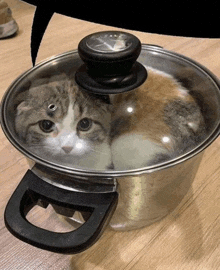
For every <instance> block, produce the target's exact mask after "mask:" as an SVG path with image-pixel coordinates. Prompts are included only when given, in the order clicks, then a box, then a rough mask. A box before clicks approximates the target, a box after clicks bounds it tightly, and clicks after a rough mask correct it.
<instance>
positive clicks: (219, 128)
mask: <svg viewBox="0 0 220 270" xmlns="http://www.w3.org/2000/svg"><path fill="white" fill-rule="evenodd" d="M142 49H147V50H151V51H154V53H163V54H165V55H167V56H171V57H176V58H179V59H180V60H182V61H185V62H188V63H190V64H191V65H193V66H195V67H196V68H197V69H198V68H199V69H200V70H202V71H203V72H205V73H206V74H207V75H208V76H209V78H210V79H211V80H212V81H213V82H214V83H215V84H216V86H217V88H218V89H219V91H220V81H219V80H218V78H217V77H216V76H215V75H214V74H212V72H211V71H210V70H208V69H207V68H206V67H204V66H203V65H201V64H200V63H198V62H197V61H195V60H192V59H190V58H188V57H186V56H183V55H181V54H178V53H176V52H172V51H168V50H165V49H163V48H162V47H159V46H155V45H150V44H142ZM74 54H78V50H71V51H67V52H64V53H61V54H58V55H55V56H51V57H49V58H46V59H45V60H43V61H40V62H39V63H38V64H37V65H35V66H34V67H32V68H30V69H28V70H27V71H25V72H23V73H22V74H21V75H20V76H19V77H18V78H16V79H15V80H14V81H13V82H12V83H11V85H10V86H9V87H8V89H7V91H6V92H5V94H4V96H3V98H2V101H1V112H0V121H1V127H2V130H3V132H4V133H5V135H6V137H7V138H8V140H9V141H10V142H11V143H12V145H13V146H14V147H15V148H16V149H17V150H18V151H19V152H21V153H22V154H24V155H25V156H26V157H27V158H29V159H31V160H33V161H34V162H36V163H38V164H40V165H43V166H45V167H48V168H50V169H54V170H56V171H60V172H64V173H68V174H72V175H78V176H86V177H88V176H92V177H94V176H95V177H120V176H135V175H141V174H144V173H152V172H155V171H158V170H162V169H168V168H170V167H172V166H175V165H177V164H180V163H182V162H184V161H186V160H188V159H190V158H193V157H194V156H195V155H197V154H199V153H200V152H202V151H204V150H205V149H206V148H207V147H208V146H209V145H210V144H211V143H212V142H213V141H214V140H215V139H216V138H217V137H218V136H219V134H220V120H219V122H218V124H217V125H216V127H215V129H214V130H213V131H212V132H211V134H209V136H208V137H207V138H206V139H205V140H204V141H203V142H202V143H201V144H199V145H197V146H196V147H195V148H194V149H192V150H191V151H189V152H188V153H186V154H183V155H181V156H178V157H177V158H174V159H173V160H169V161H166V162H164V163H160V164H158V165H152V166H148V167H143V168H139V169H131V170H123V171H111V170H105V171H98V170H88V169H77V168H70V167H67V166H64V165H58V164H56V163H53V162H52V161H50V162H49V161H46V160H44V159H43V158H40V157H38V156H36V155H35V154H33V153H30V151H28V150H27V149H26V148H25V147H24V146H22V144H21V143H20V142H19V141H18V140H17V138H16V137H15V136H14V135H13V134H12V132H11V131H10V128H9V127H8V125H7V119H6V105H5V104H7V101H8V99H9V96H10V93H11V92H12V91H13V90H14V87H15V85H16V84H18V83H19V82H20V81H22V80H23V79H24V78H25V77H26V76H27V75H28V74H30V73H32V72H33V71H34V70H36V69H38V68H40V67H41V66H43V65H45V64H47V63H49V62H51V61H56V60H57V59H59V58H62V57H66V56H69V55H74ZM219 95H220V93H219Z"/></svg>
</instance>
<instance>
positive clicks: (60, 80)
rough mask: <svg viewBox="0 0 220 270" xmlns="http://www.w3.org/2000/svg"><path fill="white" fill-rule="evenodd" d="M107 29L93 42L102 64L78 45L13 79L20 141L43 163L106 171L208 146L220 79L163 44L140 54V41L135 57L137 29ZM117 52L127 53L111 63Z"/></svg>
mask: <svg viewBox="0 0 220 270" xmlns="http://www.w3.org/2000/svg"><path fill="white" fill-rule="evenodd" d="M107 34H108V35H111V48H115V49H114V52H112V50H111V48H110V49H109V50H110V51H108V48H109V46H108V36H106V35H107ZM107 34H106V33H105V34H103V33H101V34H100V35H97V34H96V35H95V38H94V36H92V39H89V41H88V40H86V41H85V43H86V44H87V45H88V47H89V49H93V46H95V49H94V50H93V51H92V53H94V54H95V61H96V63H95V64H94V62H92V61H93V59H92V58H94V56H93V55H92V56H91V54H87V52H86V53H85V52H84V51H83V50H84V48H83V49H82V48H80V47H79V50H78V51H72V52H67V53H64V54H62V55H59V56H56V57H54V58H51V59H49V60H46V61H44V62H42V63H40V64H38V65H37V66H35V67H34V68H32V69H30V70H29V71H27V72H26V73H24V74H23V75H22V76H21V77H19V78H18V79H17V80H16V81H15V82H14V83H13V84H12V85H11V86H10V88H9V89H8V91H7V93H6V95H5V97H4V100H3V103H2V126H3V129H4V131H5V133H6V135H7V136H8V138H9V139H10V140H11V142H12V143H13V144H14V145H15V146H16V147H17V148H18V149H19V150H21V151H22V152H24V153H25V154H26V155H27V156H29V157H30V158H32V159H34V160H35V161H37V162H40V163H43V164H47V165H49V166H53V167H55V168H58V169H59V168H62V169H68V170H73V171H82V172H85V171H87V172H88V171H89V172H98V173H99V172H100V173H116V172H118V173H119V172H122V173H123V172H128V171H141V170H146V169H150V168H151V169H152V168H156V167H160V166H162V165H164V164H165V165H166V164H170V163H172V162H175V161H176V160H178V159H183V158H185V157H188V156H190V155H191V154H192V153H194V152H196V151H200V150H201V149H202V148H204V147H205V146H206V145H208V144H209V143H210V142H211V140H213V139H214V137H216V136H217V133H218V129H219V109H218V108H219V106H220V98H219V83H218V81H217V79H216V78H215V77H214V76H213V75H212V74H211V73H210V72H209V71H207V70H206V69H205V68H203V67H202V66H200V65H199V64H197V63H195V62H193V61H191V60H189V59H188V58H185V57H183V56H181V55H178V54H175V53H172V52H169V51H165V50H163V49H162V48H159V47H154V46H149V45H142V51H141V53H140V50H139V46H140V45H139V43H138V42H137V44H138V45H137V44H135V46H136V47H135V49H133V51H132V54H134V50H136V51H135V56H134V57H133V59H132V60H131V56H130V55H129V53H130V51H129V53H127V51H126V50H130V49H131V48H132V46H133V45H132V41H131V40H130V36H126V38H125V37H124V36H123V35H125V34H124V33H123V34H120V33H118V32H107ZM103 35H104V36H103ZM131 38H133V36H132V37H131ZM132 40H133V39H132ZM114 41H115V44H114ZM103 42H104V45H103ZM135 42H136V41H135ZM123 46H124V47H125V49H124V50H123ZM137 47H138V48H137ZM98 48H100V51H99V50H98ZM115 51H116V52H117V53H120V57H119V58H120V59H119V58H117V59H116V60H117V61H116V60H115V58H114V59H113V58H111V61H110V62H108V63H109V64H107V65H106V64H105V62H106V61H108V60H109V58H108V57H109V55H110V54H111V56H110V57H113V56H112V54H114V53H115ZM125 51H126V52H125ZM126 53H127V54H126ZM139 53H140V55H139ZM102 54H104V56H103V55H102ZM106 54H109V55H107V56H106ZM79 55H80V57H81V58H82V60H83V61H84V62H85V63H86V64H84V63H83V61H82V60H81V58H80V57H79ZM114 57H115V56H114ZM137 58H138V59H137ZM91 59H92V60H91ZM103 59H104V60H103ZM106 59H107V60H106ZM112 59H113V60H112ZM136 59H137V62H136ZM114 61H115V63H116V64H115V63H113V62H114ZM102 62H103V63H104V64H103V63H102ZM131 62H132V63H131ZM112 63H113V64H112ZM122 65H125V67H124V66H123V68H122V67H121V66H122ZM115 66H116V67H115ZM134 66H135V67H134ZM100 68H101V70H100V72H99V69H100ZM104 70H105V71H104ZM106 70H107V71H108V74H107V75H106ZM121 70H122V71H121ZM93 71H94V72H93ZM133 73H134V75H133ZM100 74H101V75H100ZM109 74H110V75H109ZM99 75H100V76H99ZM138 76H140V77H141V79H139V78H137V77H138ZM86 83H87V84H88V87H87V86H86ZM130 85H133V86H134V87H131V86H130ZM96 86H97V87H96ZM94 88H95V89H98V90H97V91H93V89H94Z"/></svg>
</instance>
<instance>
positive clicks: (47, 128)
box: [39, 120, 54, 133]
mask: <svg viewBox="0 0 220 270" xmlns="http://www.w3.org/2000/svg"><path fill="white" fill-rule="evenodd" d="M39 127H40V129H41V130H42V131H43V132H46V133H49V132H52V131H53V129H54V123H53V122H52V121H50V120H42V121H40V122H39Z"/></svg>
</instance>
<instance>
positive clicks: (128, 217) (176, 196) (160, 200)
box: [2, 45, 220, 230]
mask: <svg viewBox="0 0 220 270" xmlns="http://www.w3.org/2000/svg"><path fill="white" fill-rule="evenodd" d="M138 61H139V62H140V63H142V64H143V65H146V66H151V67H152V68H155V69H157V70H160V71H166V72H167V73H168V74H171V75H173V76H174V77H178V76H179V74H180V70H181V68H190V70H191V71H192V72H193V74H194V75H193V76H194V77H193V78H194V82H195V84H197V90H198V91H197V94H198V97H199V101H200V103H201V104H202V108H203V109H204V110H205V113H206V124H207V129H208V136H207V138H206V139H205V140H204V141H203V142H202V143H200V144H199V145H197V146H196V147H195V148H194V149H192V150H191V151H189V152H188V153H186V154H184V155H183V156H179V157H178V158H175V159H173V160H170V161H168V162H165V163H161V164H158V165H155V166H151V167H147V168H140V169H135V170H125V171H114V170H113V171H112V170H109V171H96V170H86V169H78V168H68V167H65V166H62V165H59V164H56V163H53V162H52V161H51V160H46V159H42V158H39V157H37V156H35V155H34V154H32V153H30V152H29V151H28V150H27V149H26V148H25V147H24V146H23V145H21V143H20V142H19V141H18V140H17V138H16V135H15V134H13V126H12V123H13V117H14V115H13V106H14V104H10V102H9V100H13V95H14V92H13V91H12V90H9V92H8V93H7V94H6V96H5V98H4V100H3V105H4V106H3V110H2V124H3V125H2V126H3V130H4V131H5V134H6V136H7V137H8V139H9V140H10V141H11V143H12V144H13V145H14V146H15V147H16V148H18V150H19V151H21V152H23V153H24V154H25V155H26V156H27V157H28V158H29V159H30V160H31V162H32V166H31V167H32V171H33V173H34V174H36V175H37V176H38V177H40V178H41V179H42V180H44V181H45V182H47V183H49V185H51V186H56V187H58V188H59V189H62V190H68V191H76V192H81V193H86V194H89V193H97V194H98V193H102V194H104V193H112V192H117V193H118V194H119V200H118V204H117V207H116V209H115V211H114V213H113V216H112V218H111V220H110V222H109V225H110V226H111V228H113V229H114V230H131V229H137V228H140V227H143V226H146V225H149V224H152V223H153V222H156V221H158V220H160V219H161V218H163V217H164V216H166V215H167V214H168V213H170V212H171V211H172V210H173V209H174V208H175V207H176V206H177V205H178V204H179V203H180V202H181V200H182V199H183V197H184V196H185V195H186V193H187V192H188V190H189V189H190V187H191V184H192V181H193V179H194V177H195V174H196V172H197V170H198V167H199V164H200V161H201V158H202V154H203V150H204V149H205V148H206V147H207V146H208V145H209V144H211V143H212V142H213V140H215V139H216V138H217V136H218V135H219V130H220V128H219V122H220V121H219V119H220V115H219V110H218V108H219V105H220V93H219V89H220V84H219V81H218V80H217V78H215V77H214V76H213V75H212V74H211V73H210V72H209V71H208V70H206V69H205V68H204V67H202V66H201V65H199V64H198V63H196V62H194V61H192V60H190V59H188V58H186V57H183V56H181V55H178V54H175V53H172V52H169V51H165V50H163V49H161V48H159V47H155V46H149V45H143V46H142V53H141V55H140V57H139V59H138ZM59 63H60V64H59ZM71 63H73V64H72V65H71ZM81 64H82V62H81V60H80V59H79V57H78V54H77V51H73V52H68V53H64V54H62V55H59V56H56V57H54V58H51V59H49V60H46V61H44V62H42V63H40V64H39V65H38V66H36V67H34V68H33V69H32V70H30V71H28V72H27V73H25V74H23V75H22V76H21V77H20V78H18V79H17V81H15V82H14V83H13V84H12V86H11V89H13V87H14V86H15V85H16V84H19V83H20V82H22V81H24V85H26V84H27V85H28V81H25V80H26V77H27V76H29V78H35V77H41V76H43V75H44V74H45V72H46V73H47V72H52V73H53V72H54V73H56V72H57V71H59V72H62V71H67V72H68V73H69V74H70V73H73V74H74V73H75V71H76V70H77V68H78V67H79V66H80V65H81ZM48 66H49V69H48ZM38 70H39V72H38ZM48 70H49V71H48ZM33 71H36V74H37V76H36V74H34V72H33ZM32 72H33V75H32ZM32 76H33V77H32ZM209 89H212V95H210V91H209ZM55 209H56V208H55ZM56 210H57V212H59V213H62V214H64V215H65V214H66V215H67V216H69V217H71V215H72V213H71V211H70V212H68V210H65V207H61V208H59V209H56ZM77 221H78V222H79V223H80V222H82V221H83V220H77Z"/></svg>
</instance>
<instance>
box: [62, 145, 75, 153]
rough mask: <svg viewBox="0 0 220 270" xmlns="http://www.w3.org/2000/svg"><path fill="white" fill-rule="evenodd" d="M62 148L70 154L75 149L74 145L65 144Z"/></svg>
mask: <svg viewBox="0 0 220 270" xmlns="http://www.w3.org/2000/svg"><path fill="white" fill-rule="evenodd" d="M62 149H63V151H64V152H65V153H66V154H69V153H70V152H71V151H72V150H73V147H72V146H63V147H62Z"/></svg>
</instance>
